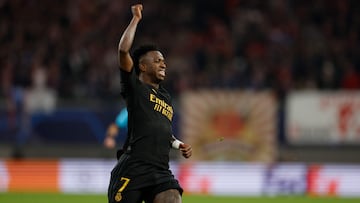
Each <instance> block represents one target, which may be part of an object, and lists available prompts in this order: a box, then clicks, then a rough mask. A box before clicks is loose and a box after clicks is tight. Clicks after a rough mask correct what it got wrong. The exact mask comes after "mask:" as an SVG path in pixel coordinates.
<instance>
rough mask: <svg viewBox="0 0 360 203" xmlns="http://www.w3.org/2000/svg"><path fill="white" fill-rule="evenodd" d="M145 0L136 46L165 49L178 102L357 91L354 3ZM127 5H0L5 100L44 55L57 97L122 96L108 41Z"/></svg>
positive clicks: (76, 0)
mask: <svg viewBox="0 0 360 203" xmlns="http://www.w3.org/2000/svg"><path fill="white" fill-rule="evenodd" d="M143 3H144V4H145V6H146V7H147V8H148V9H147V10H146V11H145V13H144V15H146V18H145V19H146V21H147V22H146V23H141V24H140V25H139V26H140V27H139V29H141V30H142V32H140V33H138V36H137V39H138V40H137V41H136V42H135V45H136V44H140V43H142V42H144V41H152V42H155V43H158V44H159V46H160V47H162V48H163V49H164V50H165V54H166V55H167V58H168V64H169V67H170V69H169V71H170V73H171V74H170V76H169V79H168V80H167V81H166V85H167V86H169V88H171V89H173V91H175V94H176V95H174V96H175V97H176V96H177V95H179V94H181V93H182V92H183V91H186V90H188V89H196V88H230V89H233V88H238V89H252V90H263V89H272V90H273V91H275V92H277V93H279V96H280V97H281V96H282V95H284V94H286V93H287V92H288V91H291V90H293V89H303V88H312V89H332V90H336V89H341V88H346V89H358V88H359V84H358V83H359V76H358V75H359V71H360V67H359V66H360V60H359V58H360V48H359V47H360V45H359V29H360V25H359V24H360V21H359V19H360V13H359V12H357V9H358V8H359V7H360V2H359V1H356V0H331V1H327V0H317V1H295V0H290V1H289V0H276V1H253V0H252V1H249V0H245V1H239V0H226V1H215V0H207V1H205V0H196V1H190V0H184V1H180V2H173V1H165V0H155V1H144V2H143ZM130 4H131V1H129V0H124V1H102V0H91V1H82V0H73V1H70V0H64V1H59V0H56V1H42V0H32V1H26V0H17V1H10V0H3V1H1V2H0V42H1V47H0V58H1V61H4V62H2V66H3V68H2V69H3V70H2V78H5V79H3V80H2V86H3V88H2V95H1V96H2V97H7V98H8V96H6V95H9V90H10V89H17V90H16V91H13V92H16V94H17V95H18V96H17V97H16V98H17V99H18V100H19V99H20V97H21V96H20V95H22V94H21V93H20V92H21V91H23V90H24V88H25V87H26V86H29V84H30V80H29V75H30V74H29V72H30V71H31V70H30V69H31V68H30V64H31V63H32V61H34V58H37V57H39V56H38V55H39V54H40V55H41V56H40V59H37V60H40V62H39V63H41V64H42V65H43V66H44V71H45V72H46V73H48V74H47V75H48V76H47V85H48V86H49V87H51V88H54V90H55V91H56V92H57V94H58V95H59V97H60V98H61V99H68V98H69V99H76V98H84V99H87V98H92V99H99V100H104V99H116V98H118V97H119V92H120V91H119V88H120V85H119V80H120V79H119V74H118V72H117V64H116V57H117V56H116V47H114V46H113V45H114V44H116V43H117V41H118V40H119V39H118V34H119V30H122V29H121V28H122V27H124V26H125V23H126V22H127V20H128V18H129V17H130V13H129V12H128V10H127V8H128V7H129V6H130ZM169 13H172V14H173V17H172V18H169V17H168V14H169ZM119 22H120V23H119ZM10 66H11V68H9V67H10ZM10 69H11V70H10ZM19 87H22V89H19ZM8 103H9V102H8ZM9 106H11V105H9ZM11 108H13V107H9V109H11Z"/></svg>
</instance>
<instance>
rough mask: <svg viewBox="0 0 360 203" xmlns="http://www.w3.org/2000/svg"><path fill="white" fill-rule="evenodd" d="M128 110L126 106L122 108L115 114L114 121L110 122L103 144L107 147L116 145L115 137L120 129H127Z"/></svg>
mask: <svg viewBox="0 0 360 203" xmlns="http://www.w3.org/2000/svg"><path fill="white" fill-rule="evenodd" d="M127 123H128V112H127V109H126V108H123V109H122V110H121V111H120V112H119V114H118V115H117V116H116V119H115V122H112V123H111V124H110V125H109V126H108V128H107V130H106V134H105V139H104V146H105V147H106V148H108V149H113V148H115V146H116V140H115V138H116V137H117V136H118V135H119V132H120V129H121V128H123V129H126V130H127Z"/></svg>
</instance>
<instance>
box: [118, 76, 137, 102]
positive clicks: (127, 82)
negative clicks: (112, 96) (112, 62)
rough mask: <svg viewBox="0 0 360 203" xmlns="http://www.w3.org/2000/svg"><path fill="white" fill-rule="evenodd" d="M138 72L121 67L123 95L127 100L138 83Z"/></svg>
mask: <svg viewBox="0 0 360 203" xmlns="http://www.w3.org/2000/svg"><path fill="white" fill-rule="evenodd" d="M136 78H137V77H136V73H135V71H134V69H132V70H131V72H127V71H124V70H122V69H120V79H121V81H120V85H121V96H122V97H123V98H124V99H125V100H127V99H128V98H129V96H131V95H132V94H133V92H134V88H135V83H136Z"/></svg>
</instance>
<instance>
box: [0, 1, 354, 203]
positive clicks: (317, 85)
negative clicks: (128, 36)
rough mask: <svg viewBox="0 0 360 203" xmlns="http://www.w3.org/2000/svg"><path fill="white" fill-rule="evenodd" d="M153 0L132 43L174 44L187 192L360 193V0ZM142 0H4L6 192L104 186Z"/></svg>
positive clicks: (0, 158) (1, 138)
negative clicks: (109, 136)
mask: <svg viewBox="0 0 360 203" xmlns="http://www.w3.org/2000/svg"><path fill="white" fill-rule="evenodd" d="M142 2H143V4H144V7H145V10H144V18H143V20H142V21H141V23H140V25H139V27H138V32H137V35H136V40H135V45H134V46H136V45H138V44H141V43H144V42H156V43H157V44H158V45H159V47H161V48H162V49H163V52H164V53H165V57H166V59H167V64H168V67H169V69H168V74H167V75H168V78H167V80H166V81H165V84H164V85H165V86H166V87H167V88H168V89H169V91H170V92H171V93H172V95H173V96H174V105H175V118H174V126H173V127H174V132H175V134H176V135H177V136H178V137H179V138H180V139H183V140H185V141H188V142H189V143H191V144H193V147H194V152H195V153H194V157H193V158H192V159H191V160H183V159H182V158H180V157H179V156H178V155H177V153H175V152H174V151H173V152H172V154H171V157H172V162H171V167H172V169H173V170H174V173H175V174H176V176H177V177H178V178H179V180H180V182H181V183H182V185H183V186H184V188H185V190H186V191H187V195H190V194H201V195H221V196H236V197H241V196H255V197H264V196H265V197H269V196H271V197H273V196H278V195H280V196H283V195H286V196H288V195H289V196H330V197H334V196H335V197H341V198H348V197H359V196H360V164H359V163H360V147H359V144H360V117H359V111H360V110H359V106H360V95H359V92H358V90H359V88H360V75H359V74H360V72H359V71H360V44H359V29H360V14H359V12H356V10H359V9H360V8H359V7H360V2H359V1H356V0H352V1H351V0H328V1H325V0H316V1H296V0H274V1H261V0H252V1H247V0H226V1H215V0H210V1H205V0H197V1H187V0H185V1H181V2H173V1H165V0H153V1H150V0H146V1H142ZM132 3H133V2H132V1H123V0H118V1H105V0H91V1H81V0H74V1H41V0H16V1H10V0H3V1H1V2H0V43H1V46H0V59H1V60H0V66H1V71H0V74H1V90H0V91H1V92H0V93H1V94H0V104H1V105H0V121H1V123H0V192H1V193H2V194H1V195H5V194H7V193H8V192H56V193H64V194H69V193H70V194H72V193H76V194H77V193H86V194H89V195H92V194H100V195H101V194H104V193H105V191H106V186H107V181H108V175H109V171H110V170H111V168H112V166H113V164H114V161H115V160H114V154H115V152H114V150H108V149H105V148H104V147H103V146H102V140H103V139H104V135H105V130H106V127H107V125H108V124H110V122H112V121H113V120H114V119H115V116H116V114H117V113H118V112H119V111H120V110H121V108H122V107H123V106H124V102H123V101H122V100H121V97H120V94H119V88H120V87H119V74H118V70H117V66H116V64H117V61H116V49H117V43H118V40H119V37H120V35H121V33H122V31H123V30H124V28H125V26H126V25H127V23H128V21H129V19H130V18H131V12H130V10H129V8H130V5H131V4H132ZM124 133H125V132H124V130H122V131H121V132H120V136H119V138H118V143H119V145H121V143H122V141H123V138H124V136H123V135H124ZM0 200H1V197H0ZM309 201H310V200H309Z"/></svg>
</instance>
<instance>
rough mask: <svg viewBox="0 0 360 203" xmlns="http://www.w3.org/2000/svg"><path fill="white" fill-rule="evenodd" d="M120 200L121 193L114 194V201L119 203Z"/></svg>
mask: <svg viewBox="0 0 360 203" xmlns="http://www.w3.org/2000/svg"><path fill="white" fill-rule="evenodd" d="M121 199H122V196H121V192H118V193H116V195H115V201H117V202H120V201H121Z"/></svg>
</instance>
